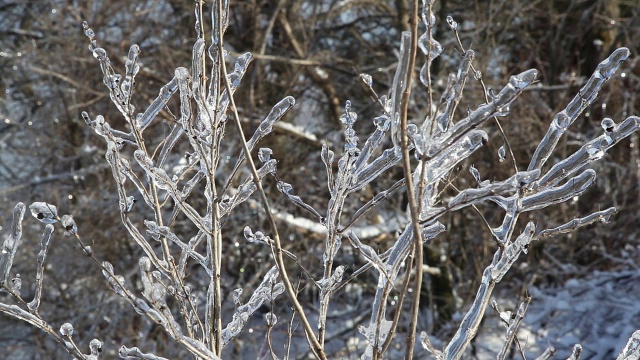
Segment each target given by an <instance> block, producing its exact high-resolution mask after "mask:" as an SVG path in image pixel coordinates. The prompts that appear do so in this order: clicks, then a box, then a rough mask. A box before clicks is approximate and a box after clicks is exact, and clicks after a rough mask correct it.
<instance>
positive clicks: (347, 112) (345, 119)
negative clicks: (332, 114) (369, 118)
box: [340, 100, 358, 126]
mask: <svg viewBox="0 0 640 360" xmlns="http://www.w3.org/2000/svg"><path fill="white" fill-rule="evenodd" d="M357 119H358V114H356V113H355V112H353V111H351V101H349V100H347V102H346V104H345V105H344V113H343V114H342V115H341V116H340V122H342V123H343V124H345V125H347V126H352V125H353V124H354V123H355V122H356V120H357Z"/></svg>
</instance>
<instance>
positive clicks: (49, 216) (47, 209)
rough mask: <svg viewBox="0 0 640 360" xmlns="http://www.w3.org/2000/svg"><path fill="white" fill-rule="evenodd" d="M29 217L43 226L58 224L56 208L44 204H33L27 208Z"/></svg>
mask: <svg viewBox="0 0 640 360" xmlns="http://www.w3.org/2000/svg"><path fill="white" fill-rule="evenodd" d="M29 210H30V211H31V215H33V217H34V218H36V219H38V220H40V222H42V223H45V224H55V223H56V222H58V219H57V217H58V208H56V206H55V205H51V204H47V203H45V202H34V203H33V204H31V205H30V206H29Z"/></svg>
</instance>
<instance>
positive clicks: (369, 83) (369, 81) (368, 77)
mask: <svg viewBox="0 0 640 360" xmlns="http://www.w3.org/2000/svg"><path fill="white" fill-rule="evenodd" d="M360 79H361V80H362V81H363V82H364V83H365V84H367V86H368V87H371V86H372V85H373V79H372V78H371V75H369V74H364V73H363V74H360Z"/></svg>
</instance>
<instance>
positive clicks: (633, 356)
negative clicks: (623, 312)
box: [617, 330, 640, 360]
mask: <svg viewBox="0 0 640 360" xmlns="http://www.w3.org/2000/svg"><path fill="white" fill-rule="evenodd" d="M638 359H640V330H636V331H634V332H633V335H631V338H629V341H628V342H627V345H625V347H624V349H622V352H621V353H620V355H618V358H617V360H638Z"/></svg>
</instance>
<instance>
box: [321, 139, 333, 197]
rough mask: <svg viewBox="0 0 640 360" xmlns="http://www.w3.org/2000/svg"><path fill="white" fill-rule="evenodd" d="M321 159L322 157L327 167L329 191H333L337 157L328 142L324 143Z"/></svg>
mask: <svg viewBox="0 0 640 360" xmlns="http://www.w3.org/2000/svg"><path fill="white" fill-rule="evenodd" d="M320 159H322V162H323V163H324V166H325V168H326V169H327V184H328V187H329V191H330V192H331V193H333V185H334V183H333V160H334V159H335V153H334V152H333V150H331V149H329V146H327V144H322V150H321V151H320Z"/></svg>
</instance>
